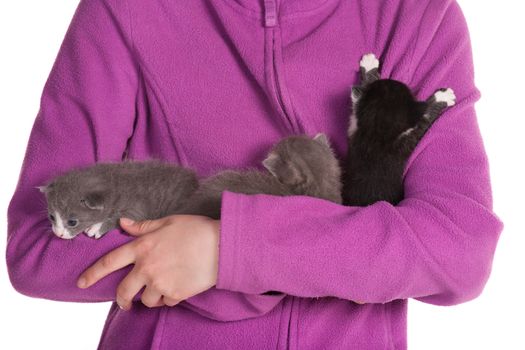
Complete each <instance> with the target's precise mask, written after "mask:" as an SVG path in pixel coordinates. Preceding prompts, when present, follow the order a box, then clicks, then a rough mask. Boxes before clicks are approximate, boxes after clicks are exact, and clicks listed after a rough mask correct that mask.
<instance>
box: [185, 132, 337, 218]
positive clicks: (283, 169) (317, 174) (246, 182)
mask: <svg viewBox="0 0 525 350" xmlns="http://www.w3.org/2000/svg"><path fill="white" fill-rule="evenodd" d="M263 165H264V167H265V168H266V169H267V170H268V172H261V171H258V170H255V169H253V170H243V171H234V170H226V171H223V172H220V173H218V174H217V175H214V176H211V177H209V178H207V179H205V180H204V181H202V182H201V183H200V186H199V188H198V189H197V191H195V193H194V194H193V195H192V196H191V198H190V199H189V200H188V205H187V206H186V207H185V208H183V209H182V211H183V212H184V213H185V214H198V215H205V216H209V217H211V218H214V219H219V218H220V211H221V198H222V192H223V191H225V190H228V191H230V192H237V193H245V194H270V195H276V196H291V195H304V196H310V197H318V198H323V199H326V200H329V201H332V202H335V203H339V204H341V203H342V198H341V190H342V184H341V168H340V165H339V161H338V160H337V158H336V157H335V155H334V152H333V150H332V148H331V147H330V144H329V141H328V138H327V137H326V135H324V134H317V135H316V136H315V137H314V138H311V137H308V136H305V135H295V136H289V137H286V138H284V139H283V140H281V141H280V142H278V143H277V144H276V145H274V147H273V148H272V150H271V151H270V152H269V154H268V156H267V158H266V159H265V160H264V161H263Z"/></svg>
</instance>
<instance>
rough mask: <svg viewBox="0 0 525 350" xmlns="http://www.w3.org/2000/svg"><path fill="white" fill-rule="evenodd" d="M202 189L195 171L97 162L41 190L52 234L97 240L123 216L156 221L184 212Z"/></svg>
mask: <svg viewBox="0 0 525 350" xmlns="http://www.w3.org/2000/svg"><path fill="white" fill-rule="evenodd" d="M197 187H198V179H197V176H196V175H195V174H194V172H193V171H191V170H189V169H186V168H183V167H180V166H176V165H172V164H167V163H163V162H161V161H159V160H149V161H143V162H134V161H123V162H115V163H97V164H95V165H92V166H89V167H84V168H81V169H75V170H72V171H69V172H67V173H65V174H63V175H61V176H58V177H55V178H54V179H53V180H52V181H51V182H50V183H48V184H47V185H45V186H40V187H38V188H39V189H40V191H42V192H43V193H44V194H45V196H46V199H47V209H48V217H49V220H50V221H51V225H52V230H53V232H54V233H55V235H57V236H58V237H60V238H62V239H72V238H74V237H76V236H77V235H78V234H79V233H81V232H85V233H86V234H87V235H88V236H90V237H94V238H96V239H98V238H100V237H102V235H104V234H105V233H107V232H108V231H110V230H112V229H114V228H116V227H118V221H119V218H120V217H129V218H131V219H134V220H144V219H156V218H160V217H163V216H167V215H170V214H175V213H177V212H179V211H180V209H181V208H182V206H183V205H185V203H186V201H187V199H188V198H189V197H190V196H191V194H192V193H193V192H194V191H195V190H196V189H197Z"/></svg>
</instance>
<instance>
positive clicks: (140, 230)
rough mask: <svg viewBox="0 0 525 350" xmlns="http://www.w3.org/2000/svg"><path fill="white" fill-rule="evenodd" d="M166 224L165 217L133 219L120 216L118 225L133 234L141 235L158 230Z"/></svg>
mask: <svg viewBox="0 0 525 350" xmlns="http://www.w3.org/2000/svg"><path fill="white" fill-rule="evenodd" d="M165 224H166V219H165V218H161V219H156V220H142V221H133V220H131V219H128V218H120V226H121V227H122V228H123V229H124V231H126V232H127V233H129V234H130V235H133V236H141V235H144V234H146V233H150V232H152V231H155V230H158V229H159V228H161V227H162V226H164V225H165Z"/></svg>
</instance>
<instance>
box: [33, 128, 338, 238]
mask: <svg viewBox="0 0 525 350" xmlns="http://www.w3.org/2000/svg"><path fill="white" fill-rule="evenodd" d="M263 165H264V166H265V167H266V169H268V172H266V171H264V172H262V171H259V170H255V169H253V170H244V171H232V170H226V171H222V172H220V173H218V174H217V175H214V176H211V177H209V178H206V179H203V180H201V183H200V185H199V181H198V179H197V177H196V175H195V173H194V172H193V171H192V170H190V169H187V168H183V167H180V166H176V165H171V164H166V163H162V162H160V161H157V160H151V161H143V162H138V161H124V162H121V163H98V164H95V165H93V166H90V167H86V168H82V169H76V170H72V171H69V172H67V173H66V174H64V175H61V176H58V177H56V178H55V179H53V180H52V181H51V182H50V183H49V184H48V185H46V186H40V187H39V189H40V190H41V191H42V192H43V193H44V194H45V196H46V199H47V204H48V213H49V219H50V221H51V224H52V229H53V232H54V233H55V234H56V235H57V236H58V237H60V238H63V239H72V238H74V237H76V236H77V235H78V234H79V233H81V232H85V233H86V234H87V235H88V236H90V237H94V238H97V239H98V238H100V237H102V236H103V235H104V234H105V233H107V232H108V231H110V230H111V229H114V228H116V227H118V220H119V218H120V217H129V218H131V219H134V220H145V219H156V218H160V217H164V216H167V215H172V214H194V215H205V216H209V217H212V218H216V219H218V218H219V216H220V208H221V196H222V191H224V190H229V191H232V192H240V193H246V194H256V193H265V194H274V195H282V196H286V195H309V196H316V197H320V198H324V199H327V200H331V201H334V202H337V203H341V202H342V199H341V189H342V184H341V170H340V166H339V163H338V161H337V159H336V157H335V156H334V154H333V151H332V149H331V147H330V145H329V142H328V139H327V137H326V136H325V135H324V134H318V135H316V136H315V137H314V138H311V137H308V136H303V135H299V136H290V137H287V138H285V139H283V140H281V141H280V142H279V143H277V144H276V145H275V146H274V147H273V148H272V150H271V152H270V153H269V155H268V157H267V158H266V159H265V160H264V161H263Z"/></svg>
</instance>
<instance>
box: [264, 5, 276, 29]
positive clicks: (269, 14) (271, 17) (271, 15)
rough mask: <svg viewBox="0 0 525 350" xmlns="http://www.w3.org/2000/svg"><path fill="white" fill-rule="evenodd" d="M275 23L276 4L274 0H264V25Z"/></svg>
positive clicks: (272, 25) (271, 25)
mask: <svg viewBox="0 0 525 350" xmlns="http://www.w3.org/2000/svg"><path fill="white" fill-rule="evenodd" d="M276 24H277V5H276V4H275V0H264V25H265V26H266V27H274V26H275V25H276Z"/></svg>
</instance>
